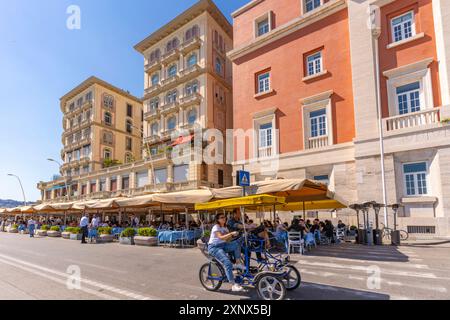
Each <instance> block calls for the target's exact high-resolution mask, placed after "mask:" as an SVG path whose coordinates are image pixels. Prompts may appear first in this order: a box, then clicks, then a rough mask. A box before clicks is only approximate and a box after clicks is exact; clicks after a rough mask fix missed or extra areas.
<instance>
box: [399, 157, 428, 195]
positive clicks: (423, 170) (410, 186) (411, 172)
mask: <svg viewBox="0 0 450 320" xmlns="http://www.w3.org/2000/svg"><path fill="white" fill-rule="evenodd" d="M403 175H404V182H405V190H406V195H408V196H415V195H426V194H428V187H427V175H428V172H427V163H426V162H417V163H408V164H404V165H403Z"/></svg>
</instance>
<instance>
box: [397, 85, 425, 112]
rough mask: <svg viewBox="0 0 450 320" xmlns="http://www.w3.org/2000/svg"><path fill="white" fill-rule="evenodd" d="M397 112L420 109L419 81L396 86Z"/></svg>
mask: <svg viewBox="0 0 450 320" xmlns="http://www.w3.org/2000/svg"><path fill="white" fill-rule="evenodd" d="M396 90H397V103H398V112H399V114H406V113H411V112H417V111H420V82H414V83H411V84H407V85H404V86H400V87H397V89H396Z"/></svg>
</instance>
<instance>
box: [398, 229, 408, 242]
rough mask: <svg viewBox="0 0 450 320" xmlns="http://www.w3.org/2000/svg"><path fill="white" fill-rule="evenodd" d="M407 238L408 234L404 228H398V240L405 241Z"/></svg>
mask: <svg viewBox="0 0 450 320" xmlns="http://www.w3.org/2000/svg"><path fill="white" fill-rule="evenodd" d="M408 238H409V234H408V232H406V231H405V230H400V240H401V241H406V240H408Z"/></svg>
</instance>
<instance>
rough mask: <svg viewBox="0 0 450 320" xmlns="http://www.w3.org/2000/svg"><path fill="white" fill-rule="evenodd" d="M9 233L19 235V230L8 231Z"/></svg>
mask: <svg viewBox="0 0 450 320" xmlns="http://www.w3.org/2000/svg"><path fill="white" fill-rule="evenodd" d="M8 232H9V233H19V230H17V229H12V228H11V229H8Z"/></svg>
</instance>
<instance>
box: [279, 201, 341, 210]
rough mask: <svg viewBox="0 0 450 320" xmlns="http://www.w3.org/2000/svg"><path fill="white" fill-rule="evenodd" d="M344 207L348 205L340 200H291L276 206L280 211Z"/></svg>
mask: <svg viewBox="0 0 450 320" xmlns="http://www.w3.org/2000/svg"><path fill="white" fill-rule="evenodd" d="M344 208H347V205H346V204H343V203H341V202H339V201H338V200H318V201H305V202H290V203H286V204H284V205H279V206H276V210H278V211H304V210H306V211H320V210H332V209H344Z"/></svg>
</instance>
